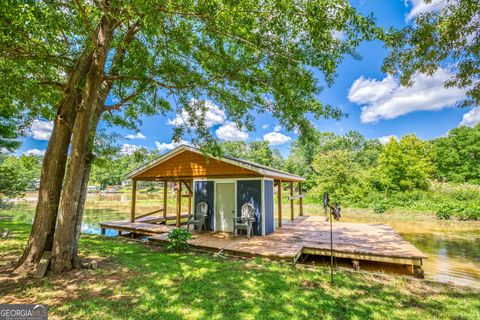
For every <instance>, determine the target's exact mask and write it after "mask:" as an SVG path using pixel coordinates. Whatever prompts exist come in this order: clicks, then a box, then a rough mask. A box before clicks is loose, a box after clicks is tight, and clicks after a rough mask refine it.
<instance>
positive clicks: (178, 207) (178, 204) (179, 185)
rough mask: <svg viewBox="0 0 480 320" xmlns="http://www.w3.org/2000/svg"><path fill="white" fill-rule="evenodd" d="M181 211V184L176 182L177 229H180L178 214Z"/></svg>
mask: <svg viewBox="0 0 480 320" xmlns="http://www.w3.org/2000/svg"><path fill="white" fill-rule="evenodd" d="M181 211H182V182H181V181H178V182H177V223H176V225H177V228H180V213H181Z"/></svg>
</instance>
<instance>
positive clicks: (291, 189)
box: [290, 181, 295, 221]
mask: <svg viewBox="0 0 480 320" xmlns="http://www.w3.org/2000/svg"><path fill="white" fill-rule="evenodd" d="M293 199H294V198H293V182H292V181H290V220H291V221H293V219H295V213H294V212H293V201H294V200H293Z"/></svg>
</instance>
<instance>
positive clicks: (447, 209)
mask: <svg viewBox="0 0 480 320" xmlns="http://www.w3.org/2000/svg"><path fill="white" fill-rule="evenodd" d="M452 212H453V210H452V207H451V205H450V204H447V205H442V206H441V207H440V209H439V210H438V211H437V213H436V215H437V219H438V220H450V219H451V218H452Z"/></svg>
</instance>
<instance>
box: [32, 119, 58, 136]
mask: <svg viewBox="0 0 480 320" xmlns="http://www.w3.org/2000/svg"><path fill="white" fill-rule="evenodd" d="M52 131H53V121H41V120H37V119H35V120H33V123H32V127H31V128H30V133H31V136H32V137H33V139H35V140H48V139H50V136H51V135H52Z"/></svg>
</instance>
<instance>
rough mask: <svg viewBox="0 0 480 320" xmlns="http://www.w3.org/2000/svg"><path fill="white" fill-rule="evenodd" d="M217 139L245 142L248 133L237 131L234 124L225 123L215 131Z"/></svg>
mask: <svg viewBox="0 0 480 320" xmlns="http://www.w3.org/2000/svg"><path fill="white" fill-rule="evenodd" d="M215 134H216V135H217V137H218V138H220V139H222V140H227V141H245V140H247V139H248V133H247V132H245V131H243V130H241V129H239V128H238V126H237V124H236V123H235V122H227V123H225V124H224V125H223V126H221V127H220V128H218V129H217V130H216V131H215Z"/></svg>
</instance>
